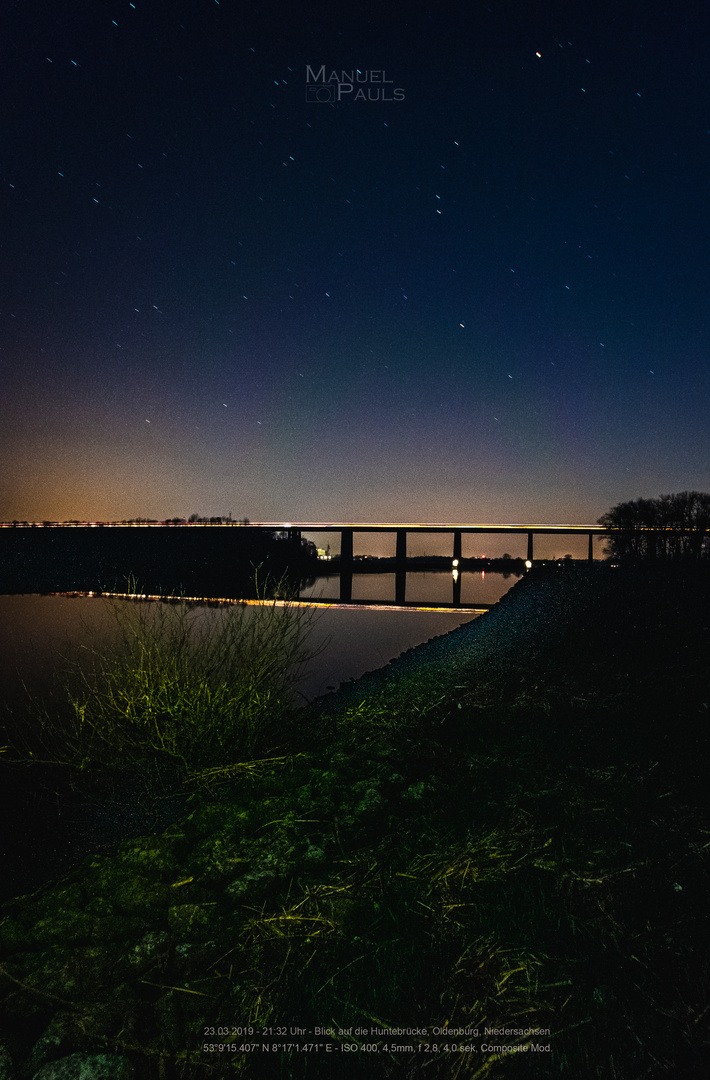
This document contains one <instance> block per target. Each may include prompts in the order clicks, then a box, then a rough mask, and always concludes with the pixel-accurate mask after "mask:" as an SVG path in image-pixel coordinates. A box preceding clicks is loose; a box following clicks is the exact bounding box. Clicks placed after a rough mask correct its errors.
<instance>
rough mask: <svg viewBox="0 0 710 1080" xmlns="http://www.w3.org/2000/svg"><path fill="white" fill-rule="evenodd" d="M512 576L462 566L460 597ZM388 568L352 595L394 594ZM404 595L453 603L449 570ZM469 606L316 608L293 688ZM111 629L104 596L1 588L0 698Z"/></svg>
mask: <svg viewBox="0 0 710 1080" xmlns="http://www.w3.org/2000/svg"><path fill="white" fill-rule="evenodd" d="M516 581H517V578H515V577H508V578H503V576H502V575H500V574H490V573H488V574H485V575H483V574H464V576H463V581H462V588H461V600H462V602H463V603H471V604H472V603H477V602H478V603H485V604H492V603H495V602H496V601H497V600H498V599H500V597H501V596H502V595H503V594H504V593H505V592H507V590H508V589H509V588H510V587H511V586H512V585H513V584H515V582H516ZM338 586H339V581H338V578H337V576H335V577H332V578H319V579H318V581H317V582H316V583H315V585H314V586H312V587H311V588H309V589H307V590H304V591H303V593H302V596H303V597H304V598H306V597H307V598H309V599H317V598H318V597H337V595H338ZM394 590H395V582H394V575H393V574H391V575H390V574H363V575H356V576H355V577H354V579H353V599H354V600H373V601H388V602H391V603H393V602H394ZM407 599H408V600H418V601H420V602H422V603H429V604H431V603H437V602H441V603H451V576H450V575H449V574H446V573H444V574H441V573H434V572H432V573H418V574H409V575H408V576H407ZM475 617H476V614H475V613H474V612H460V611H459V612H446V611H420V610H417V609H405V610H401V609H400V610H395V611H391V610H378V609H377V608H375V609H368V608H367V607H360V608H351V607H344V608H339V607H336V606H333V607H329V608H326V609H319V610H318V612H317V615H316V617H315V620H314V624H313V628H312V631H311V636H310V638H309V645H310V646H311V647H312V649H313V650H314V651H316V652H317V653H318V655H317V656H315V657H314V659H312V660H311V661H310V662H309V664H308V665H307V666H306V668H305V669H304V670H303V672H302V677H301V679H300V681H299V684H298V691H299V693H300V694H301V695H302V697H303V698H305V699H307V700H311V699H312V698H314V697H318V696H319V695H320V694H325V693H328V692H329V691H331V690H333V689H336V688H337V686H338V685H339V684H340V683H343V682H347V681H348V680H350V679H356V678H358V677H359V676H360V675H363V674H364V673H365V672H366V671H372V670H374V669H375V668H379V667H383V666H384V665H385V664H387V663H389V661H390V660H392V659H394V658H395V657H397V656H399V655H400V654H401V653H402V652H405V651H406V650H407V649H411V648H412V647H413V646H415V645H419V644H421V643H422V642H424V641H428V640H430V638H433V637H438V636H439V635H441V634H446V633H448V632H449V631H450V630H453V629H455V628H456V627H457V626H460V625H461V624H462V623H464V622H469V621H470V620H471V619H472V618H475ZM113 634H114V626H113V617H112V614H111V608H110V606H109V604H108V603H107V601H106V600H104V599H102V598H101V597H82V596H77V597H67V596H39V595H20V596H8V595H4V596H0V678H1V679H2V684H3V698H4V700H5V701H10V702H15V701H20V700H21V698H22V694H23V691H22V684H23V682H24V684H25V685H26V686H27V688H28V689H29V690H31V691H32V692H33V693H45V692H47V690H48V688H49V686H50V684H51V677H52V672H53V671H54V670H55V669H56V668H57V667H61V666H62V662H63V661H62V658H63V657H66V656H68V655H69V654H71V653H73V652H74V651H75V650H76V648H77V647H78V646H84V647H87V648H91V647H93V646H98V647H100V646H101V645H102V644H106V643H109V642H110V641H111V640H112V637H113Z"/></svg>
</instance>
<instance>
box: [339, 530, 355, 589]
mask: <svg viewBox="0 0 710 1080" xmlns="http://www.w3.org/2000/svg"><path fill="white" fill-rule="evenodd" d="M352 598H353V530H352V529H343V530H342V531H341V533H340V600H341V602H342V603H349V602H350V601H351V600H352Z"/></svg>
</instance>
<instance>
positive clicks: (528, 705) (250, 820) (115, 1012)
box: [0, 566, 710, 1080]
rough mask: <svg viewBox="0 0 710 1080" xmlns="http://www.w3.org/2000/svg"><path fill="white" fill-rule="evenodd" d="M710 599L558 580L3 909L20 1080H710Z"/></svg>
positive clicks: (13, 1052) (616, 575)
mask: <svg viewBox="0 0 710 1080" xmlns="http://www.w3.org/2000/svg"><path fill="white" fill-rule="evenodd" d="M709 599H710V587H709V584H708V579H707V577H706V576H703V577H699V576H697V575H696V574H691V573H682V572H678V573H675V574H669V573H658V574H649V573H644V572H640V571H637V572H626V571H623V570H615V569H613V568H610V567H608V566H603V567H590V568H579V567H574V568H567V567H563V568H553V570H552V571H551V572H547V573H540V574H531V575H530V576H528V577H527V578H526V579H524V580H523V581H522V582H520V583H519V584H518V585H516V586H515V587H514V588H513V589H512V590H511V591H510V592H509V593H508V594H507V595H506V597H504V599H503V600H502V601H501V602H500V603H499V604H498V605H497V606H496V607H495V608H494V609H493V610H492V611H491V612H489V613H488V614H486V615H484V616H482V617H481V618H479V619H477V620H475V621H474V622H472V623H469V624H467V625H466V626H463V627H461V628H460V629H459V630H456V631H453V632H452V633H450V634H448V635H446V636H445V637H443V638H440V639H437V640H435V641H433V642H430V643H428V644H427V645H425V646H420V647H418V648H417V649H414V650H410V652H409V653H407V654H405V655H404V656H403V657H401V658H400V659H399V660H398V661H395V662H394V663H393V664H390V665H388V667H387V668H385V669H382V670H381V671H380V672H376V673H373V674H372V675H370V676H366V677H365V678H363V679H361V680H358V681H357V682H356V683H354V684H352V685H350V686H348V687H344V688H342V689H341V690H340V691H338V692H337V693H336V694H333V695H331V696H330V697H328V698H326V699H321V701H319V702H315V703H313V704H312V705H311V706H310V707H309V708H308V709H307V710H302V711H300V712H299V714H298V716H297V718H294V722H295V728H294V731H293V733H292V740H291V743H290V745H289V746H284V747H282V748H281V749H280V752H279V754H278V755H274V756H278V757H279V758H280V759H281V760H280V761H273V762H271V763H269V762H262V763H260V764H258V765H255V766H253V767H251V768H247V767H245V768H244V769H243V770H242V771H241V774H240V775H238V777H237V778H236V780H235V781H234V782H232V783H230V784H221V785H216V786H215V787H214V788H213V789H212V790H208V791H206V792H202V793H200V794H199V795H196V796H194V798H193V803H192V809H191V813H190V815H189V817H187V818H185V819H183V820H181V821H178V822H176V823H175V824H173V825H171V826H170V827H169V828H168V829H167V830H166V831H165V832H164V833H162V834H159V835H151V836H145V837H141V838H138V839H133V840H128V841H125V842H123V843H121V844H118V845H114V847H113V848H111V849H105V850H102V851H101V852H99V853H97V854H95V855H94V856H92V857H90V858H89V859H87V860H86V861H85V862H84V864H83V865H82V866H81V867H80V868H79V869H78V870H76V871H73V872H72V873H70V874H68V875H66V876H65V877H64V878H62V879H61V880H59V881H57V882H54V883H53V884H51V885H49V886H47V887H45V888H43V889H41V890H38V892H36V893H34V894H32V895H31V896H27V897H22V898H17V899H15V900H13V901H10V902H9V903H6V904H4V905H2V908H1V909H0V913H1V914H0V918H1V920H2V921H1V922H0V946H1V948H2V952H1V954H0V955H1V960H0V965H1V966H0V1000H1V1001H2V1016H3V1017H4V1018H6V1019H4V1020H3V1022H2V1025H0V1077H3V1076H4V1077H8V1078H10V1080H25V1078H27V1080H34V1078H35V1077H36V1078H37V1080H58V1078H59V1077H60V1076H62V1077H65V1078H66V1080H73V1078H74V1077H78V1076H80V1075H92V1076H93V1075H97V1076H98V1075H102V1076H105V1077H107V1078H108V1080H128V1078H130V1077H134V1078H135V1080H142V1078H144V1077H145V1078H146V1080H149V1078H151V1080H152V1078H153V1077H155V1078H158V1077H165V1078H168V1080H169V1078H170V1077H175V1078H176V1080H177V1078H182V1077H193V1076H194V1077H210V1076H223V1075H235V1076H239V1075H241V1076H253V1077H271V1076H273V1077H277V1076H278V1077H282V1076H293V1077H300V1076H308V1077H309V1078H311V1077H330V1076H332V1075H333V1072H334V1071H335V1070H337V1072H338V1073H339V1074H340V1075H343V1076H345V1077H347V1076H353V1077H356V1076H362V1075H368V1076H373V1077H399V1076H402V1077H403V1076H407V1077H415V1076H419V1075H421V1076H422V1077H426V1078H427V1080H430V1078H431V1077H441V1078H444V1077H449V1076H459V1077H474V1076H479V1077H483V1076H491V1077H496V1076H501V1077H502V1076H508V1075H510V1076H515V1077H518V1076H520V1077H527V1076H539V1075H557V1074H558V1073H560V1074H561V1075H568V1076H570V1077H575V1078H576V1077H579V1076H597V1075H599V1076H611V1077H614V1076H616V1077H623V1078H626V1077H637V1076H638V1077H640V1076H648V1077H654V1076H657V1077H663V1076H670V1075H683V1076H685V1077H696V1076H697V1077H700V1076H705V1075H707V1072H708V1070H709V1067H710V1058H709V1056H708V1051H709V1047H710V1023H709V1021H710V1014H709V1011H708V1008H707V993H706V990H707V980H708V977H709V975H710V962H709V961H710V933H709V928H708V925H707V917H706V909H707V889H708V853H709V852H710V820H709V818H710V815H709V812H708V811H709V810H710V807H709V806H708V800H709V797H708V788H709V787H710V785H708V731H707V726H708V716H709V715H710V675H709V674H708V672H709V671H710V665H709V664H708V652H709V649H708V641H709V639H710V605H709V604H708V600H709ZM296 725H297V726H296ZM358 1028H359V1029H361V1030H360V1031H359V1032H358V1031H357V1029H358ZM486 1029H489V1031H490V1032H492V1033H493V1034H490V1035H489V1034H486ZM447 1030H448V1032H454V1031H460V1032H462V1034H461V1035H458V1034H451V1035H448V1034H447ZM423 1031H426V1034H422V1032H423ZM435 1046H436V1050H435V1049H434V1047H435ZM205 1047H206V1049H205ZM487 1047H497V1048H498V1049H486V1048H487ZM349 1048H353V1049H349ZM334 1055H337V1057H334ZM363 1055H366V1058H365V1057H363ZM334 1061H335V1062H336V1064H335V1065H333V1062H334ZM60 1062H62V1063H63V1064H62V1065H61V1066H60ZM543 1063H544V1064H543ZM425 1065H426V1068H425V1067H424V1066H425ZM60 1068H61V1069H64V1071H63V1072H61V1071H60ZM82 1068H85V1069H88V1068H91V1069H93V1073H89V1074H86V1073H84V1074H82V1073H81V1071H80V1070H81V1069H82ZM3 1069H4V1070H5V1071H4V1073H3ZM72 1070H73V1071H72ZM100 1070H103V1071H100ZM543 1070H544V1071H543Z"/></svg>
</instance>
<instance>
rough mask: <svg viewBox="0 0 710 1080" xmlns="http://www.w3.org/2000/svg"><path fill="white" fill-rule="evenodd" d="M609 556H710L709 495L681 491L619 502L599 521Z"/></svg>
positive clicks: (627, 558)
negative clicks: (606, 530) (602, 527)
mask: <svg viewBox="0 0 710 1080" xmlns="http://www.w3.org/2000/svg"><path fill="white" fill-rule="evenodd" d="M599 524H600V525H604V526H605V528H608V529H609V533H608V534H607V554H609V555H611V556H612V557H613V558H615V559H621V560H624V561H649V560H654V561H655V560H659V561H664V562H698V561H699V560H701V559H703V560H705V559H707V558H708V557H709V556H710V495H708V494H707V493H705V492H703V491H680V492H677V493H676V494H675V495H659V497H658V498H657V499H633V500H630V501H629V502H623V503H619V504H618V505H617V506H613V507H612V508H611V510H608V511H607V513H606V514H604V515H603V516H602V517H600V518H599Z"/></svg>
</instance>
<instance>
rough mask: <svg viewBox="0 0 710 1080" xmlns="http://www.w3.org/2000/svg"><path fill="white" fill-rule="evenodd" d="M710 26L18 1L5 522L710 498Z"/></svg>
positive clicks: (574, 12)
mask: <svg viewBox="0 0 710 1080" xmlns="http://www.w3.org/2000/svg"><path fill="white" fill-rule="evenodd" d="M709 27H710V14H709V13H708V9H707V7H706V5H705V4H703V3H700V2H696V0H677V2H674V3H672V4H670V3H667V2H666V3H665V4H664V3H659V2H657V0H624V2H623V3H620V2H619V0H614V3H609V2H606V0H594V2H588V0H579V2H571V0H556V2H554V0H553V2H545V3H541V4H523V3H521V2H519V0H518V2H512V0H487V2H483V3H482V2H478V0H473V2H471V3H458V4H457V3H451V4H434V3H429V4H423V3H419V2H418V0H412V2H410V3H408V4H406V5H399V4H397V5H388V4H386V3H384V2H380V3H378V4H374V3H373V4H370V3H367V2H366V3H358V4H357V5H356V4H348V5H341V4H324V3H321V2H315V3H308V4H305V5H301V4H297V3H295V2H281V3H279V4H274V3H261V2H259V0H255V2H254V3H250V4H245V3H243V2H241V0H239V2H237V0H220V3H216V2H215V0H174V2H173V3H172V4H170V5H167V4H164V3H162V2H161V3H158V2H156V0H135V2H134V3H129V2H128V0H107V2H102V3H100V4H97V3H95V2H91V3H89V2H85V0H52V2H51V3H50V2H48V0H7V2H6V3H5V4H3V8H2V13H1V14H0V43H1V44H0V49H1V55H2V64H1V65H0V79H1V81H2V88H1V91H0V110H1V117H2V148H1V152H0V215H1V216H0V226H1V227H0V275H1V279H0V280H1V284H0V410H1V417H2V424H1V429H0V440H1V448H0V452H1V453H2V462H3V466H2V470H0V520H5V521H7V520H12V519H19V520H23V519H27V520H42V519H53V520H62V519H67V518H77V519H80V520H88V521H91V520H120V519H122V518H126V517H135V516H144V517H150V518H157V519H163V518H165V517H172V516H185V517H187V516H188V515H189V514H191V513H199V514H201V515H207V516H210V515H217V514H225V515H226V514H229V513H231V514H232V515H233V517H235V518H241V517H245V516H246V517H249V518H250V519H251V520H252V521H289V520H301V521H303V520H307V521H328V520H331V521H339V520H346V521H353V520H354V521H373V522H376V521H421V522H427V521H456V522H466V521H468V522H500V523H504V522H538V523H543V522H570V523H591V522H594V521H596V520H597V518H598V517H599V516H600V515H601V514H602V513H604V512H605V511H606V510H608V509H609V508H610V507H611V506H612V505H614V504H616V503H618V502H621V501H624V500H626V499H635V498H639V497H653V496H656V495H658V494H660V493H662V492H670V491H680V490H685V489H692V488H695V489H699V490H710V455H709V454H708V430H709V428H710V424H709V423H708V420H709V415H708V412H709V409H708V403H709V401H710V394H709V391H710V377H709V374H708V360H707V357H708V343H709V338H708V330H709V327H708V311H709V310H710V308H709V307H708V304H707V294H708V273H707V267H708V250H709V249H710V247H709V244H708V240H709V237H708V232H709V231H710V230H709V225H708V222H709V214H708V205H709V203H708V185H709V178H710V107H709V106H710V93H709V91H708V82H707V57H708V54H709V52H710V49H709V45H710V42H709V40H708V38H709V35H708V29H709ZM353 71H354V72H356V77H355V82H354V84H349V79H348V75H349V73H351V72H353ZM343 73H345V76H343ZM333 74H334V76H335V77H334V79H332V78H331V76H333ZM358 79H359V82H358Z"/></svg>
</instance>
